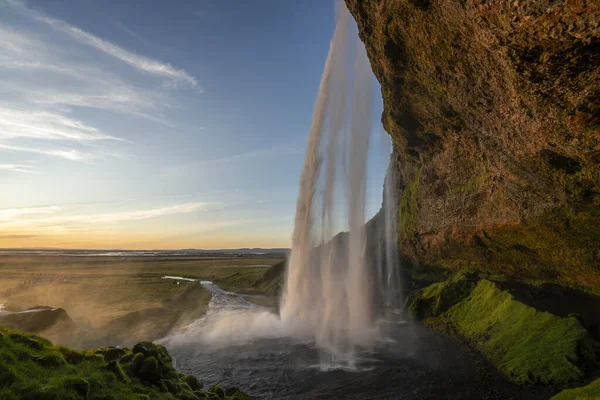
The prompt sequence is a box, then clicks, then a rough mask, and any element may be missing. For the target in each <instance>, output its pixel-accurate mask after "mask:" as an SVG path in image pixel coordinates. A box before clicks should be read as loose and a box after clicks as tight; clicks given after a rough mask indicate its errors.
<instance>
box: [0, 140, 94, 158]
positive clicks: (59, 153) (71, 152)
mask: <svg viewBox="0 0 600 400" xmlns="http://www.w3.org/2000/svg"><path fill="white" fill-rule="evenodd" d="M0 150H11V151H18V152H25V153H33V154H41V155H44V156H51V157H58V158H62V159H65V160H70V161H90V160H93V159H94V158H96V156H95V155H94V154H92V153H88V152H84V151H80V150H77V149H56V148H42V147H29V146H15V145H10V144H5V143H0Z"/></svg>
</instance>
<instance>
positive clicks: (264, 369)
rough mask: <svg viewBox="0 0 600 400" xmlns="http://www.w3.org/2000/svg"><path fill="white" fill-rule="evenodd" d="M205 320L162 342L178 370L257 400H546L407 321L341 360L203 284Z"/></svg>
mask: <svg viewBox="0 0 600 400" xmlns="http://www.w3.org/2000/svg"><path fill="white" fill-rule="evenodd" d="M201 284H202V285H203V286H204V287H205V288H207V289H208V290H210V291H211V292H212V294H213V297H212V299H211V302H210V304H209V310H208V312H207V314H206V316H205V317H204V318H202V319H200V320H198V321H195V322H194V323H192V324H190V325H189V326H187V327H185V328H183V329H182V330H181V331H178V332H174V333H173V334H171V335H170V336H168V337H166V338H164V339H162V340H161V341H160V342H162V343H163V344H165V345H166V346H167V348H168V350H169V352H170V353H171V355H172V356H173V359H174V362H175V365H176V367H177V369H178V370H180V371H182V372H184V373H190V374H194V375H196V376H197V377H198V378H199V379H200V380H201V381H202V382H204V383H205V384H212V383H217V382H218V383H219V384H222V385H224V386H227V387H231V386H235V387H238V388H240V389H242V390H244V391H246V392H247V393H249V394H250V395H252V396H253V397H255V398H257V399H415V400H416V399H423V400H425V399H503V400H504V399H528V400H532V399H547V398H549V397H550V393H549V392H548V391H547V390H546V389H543V388H537V387H522V386H518V385H515V384H512V383H510V382H508V381H507V380H506V379H505V378H504V377H502V376H500V375H499V374H498V373H497V372H495V370H494V369H493V368H492V367H490V366H489V365H488V364H487V363H486V362H485V361H484V360H482V359H480V358H479V357H478V356H476V355H474V354H473V353H472V352H468V351H465V349H464V348H462V347H461V346H459V345H457V344H455V343H454V342H452V341H451V340H450V339H448V338H446V337H443V336H441V335H439V334H436V333H434V332H432V331H431V330H429V329H428V328H426V327H423V326H421V325H419V324H416V323H412V322H409V323H407V322H404V321H401V320H396V321H394V320H388V321H386V322H385V323H386V324H387V326H386V327H385V328H386V329H387V331H388V332H389V336H388V339H387V340H382V341H380V342H379V343H377V344H376V345H375V346H374V347H373V348H371V349H369V350H365V349H356V351H355V353H354V357H353V358H352V359H351V360H348V359H344V360H339V359H336V358H334V357H332V356H328V355H327V354H326V353H325V352H323V351H322V350H320V349H318V348H317V347H315V345H314V342H312V341H311V340H310V339H300V338H298V337H295V336H294V335H293V333H291V332H287V331H285V330H281V329H280V328H279V327H278V325H277V323H278V317H277V316H276V315H274V314H272V313H271V312H269V311H268V310H266V309H264V308H262V307H259V306H256V305H254V304H251V303H249V302H247V301H245V300H244V298H243V296H241V295H238V294H235V293H231V292H227V291H224V290H222V289H220V288H219V287H218V286H216V285H214V284H212V283H211V282H208V281H203V282H201Z"/></svg>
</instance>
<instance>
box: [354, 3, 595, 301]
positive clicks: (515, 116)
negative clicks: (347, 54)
mask: <svg viewBox="0 0 600 400" xmlns="http://www.w3.org/2000/svg"><path fill="white" fill-rule="evenodd" d="M346 3H347V5H348V8H349V10H350V11H351V13H352V14H353V16H354V18H355V19H356V21H357V23H358V28H359V34H360V37H361V39H362V41H363V42H364V43H365V45H366V48H367V53H368V55H369V58H370V60H371V64H372V68H373V71H374V73H375V76H376V77H377V79H378V80H379V82H380V84H381V91H382V95H383V100H384V112H383V115H382V122H383V125H384V127H385V129H386V130H387V132H388V133H389V134H390V135H391V137H392V139H393V143H394V149H395V153H394V157H395V160H394V163H395V166H396V168H397V170H398V172H399V173H398V174H397V175H398V176H399V180H400V181H399V182H398V184H399V186H400V188H401V190H402V196H401V201H400V214H401V215H400V224H401V228H400V240H401V248H402V251H403V253H404V254H405V255H406V256H407V257H408V258H409V259H410V260H411V261H412V262H413V265H418V266H431V267H439V268H442V269H445V270H450V271H456V270H460V269H469V270H472V271H476V272H479V273H484V274H502V275H505V276H510V277H513V278H516V279H519V280H525V281H537V282H554V283H559V284H562V285H565V286H571V287H578V288H582V289H584V290H586V291H591V292H598V291H600V68H599V67H598V66H599V65H600V3H598V2H597V1H591V0H588V1H586V0H565V1H554V0H539V1H535V2H530V1H518V0H516V1H500V0H489V1H485V0H464V1H456V0H346Z"/></svg>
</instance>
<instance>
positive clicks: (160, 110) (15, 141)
mask: <svg viewBox="0 0 600 400" xmlns="http://www.w3.org/2000/svg"><path fill="white" fill-rule="evenodd" d="M2 3H4V4H5V5H8V7H7V8H6V9H5V11H8V10H9V9H13V11H15V10H16V12H19V13H21V14H24V15H26V16H29V17H31V18H32V19H34V20H36V21H39V22H41V23H43V24H46V25H49V26H50V28H49V29H46V31H47V32H46V34H41V33H39V32H33V31H32V30H30V29H29V28H31V27H30V26H29V27H26V26H23V27H19V28H15V27H13V26H11V24H10V23H8V24H0V92H1V93H2V97H3V98H2V102H0V151H2V152H15V153H30V154H38V155H42V156H45V157H54V158H59V159H63V160H71V161H92V160H98V159H103V158H108V157H115V156H123V155H124V154H125V155H126V154H127V153H128V151H123V149H124V148H131V147H124V145H123V143H130V142H129V141H127V140H126V138H125V135H123V134H115V132H105V131H104V130H103V129H101V128H99V127H98V126H97V123H91V122H89V119H87V118H89V117H87V118H82V117H79V116H80V115H81V114H79V113H78V109H80V108H93V109H100V110H106V111H109V112H112V113H119V114H123V115H126V116H127V118H143V119H147V120H150V121H153V122H157V123H159V124H161V125H163V126H165V127H171V128H174V127H175V125H174V124H173V123H172V122H170V121H169V120H168V117H167V116H165V113H166V112H168V111H169V110H170V109H172V108H174V107H176V105H175V104H174V97H173V96H174V95H175V93H174V92H173V91H172V90H167V89H166V88H165V85H164V84H165V79H160V78H166V82H168V83H170V84H171V86H181V84H186V85H188V86H190V85H191V86H193V87H196V86H197V81H196V79H195V78H193V77H192V76H190V75H189V74H187V73H186V72H185V71H184V70H181V69H177V68H174V67H172V66H170V65H169V64H167V63H163V62H160V61H157V60H153V59H150V58H147V57H143V56H140V55H137V54H135V53H133V52H130V51H127V50H125V49H123V48H121V47H119V46H117V45H115V44H113V43H110V42H108V41H105V40H103V39H101V38H99V37H97V36H94V35H92V34H89V33H87V32H85V31H83V30H81V29H79V28H76V27H74V26H72V25H70V24H68V23H66V22H64V21H61V20H58V19H53V18H51V17H50V16H48V15H46V14H43V13H41V12H38V11H36V10H34V9H32V8H29V7H27V6H26V5H25V3H24V2H22V1H20V0H0V5H2ZM53 29H54V30H55V32H52V30H53ZM65 33H66V34H67V36H66V42H65V36H64V34H65ZM69 38H70V39H69ZM57 43H60V45H58V44H57ZM81 44H83V45H87V46H90V47H91V49H93V50H91V52H90V51H87V52H85V51H81V50H82V48H83V47H82V46H81ZM98 51H99V52H102V53H105V54H109V55H111V56H113V57H115V58H116V59H118V60H120V61H123V62H126V63H127V64H129V65H132V66H133V67H134V68H135V69H134V71H133V72H134V73H136V72H139V71H141V72H144V73H148V74H149V78H150V79H144V80H142V81H140V80H138V79H131V78H130V77H129V75H131V72H129V73H128V74H123V71H122V70H121V69H119V68H116V69H115V68H114V67H113V64H115V63H114V62H113V63H112V64H111V63H108V64H106V65H102V64H99V63H98V60H97V55H98ZM94 53H95V54H94ZM138 75H139V74H138ZM156 78H159V79H158V80H157V79H156ZM142 83H144V86H141V84H142ZM115 126H118V125H115ZM111 129H115V128H114V127H112V128H111ZM127 133H129V131H127V132H125V134H127ZM92 144H93V146H91V145H92ZM13 162H14V163H15V164H25V162H23V161H13ZM17 169H21V170H23V171H17ZM4 170H8V167H6V168H5V169H4ZM12 170H13V171H15V172H24V170H25V169H23V168H20V167H15V168H13V169H12ZM28 171H30V170H28Z"/></svg>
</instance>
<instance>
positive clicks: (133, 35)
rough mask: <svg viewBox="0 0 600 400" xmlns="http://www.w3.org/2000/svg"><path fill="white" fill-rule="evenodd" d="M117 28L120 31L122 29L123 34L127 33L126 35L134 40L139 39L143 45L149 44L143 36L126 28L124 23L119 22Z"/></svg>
mask: <svg viewBox="0 0 600 400" xmlns="http://www.w3.org/2000/svg"><path fill="white" fill-rule="evenodd" d="M117 26H118V27H119V29H121V30H122V31H123V32H125V33H126V34H128V35H129V36H131V37H132V38H134V39H137V40H138V41H140V42H141V43H143V44H145V45H148V44H149V43H148V41H147V40H146V39H144V38H143V37H142V36H141V35H139V34H137V33H135V32H134V31H132V30H131V29H129V28H128V27H126V26H125V25H123V24H122V23H120V22H117Z"/></svg>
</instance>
